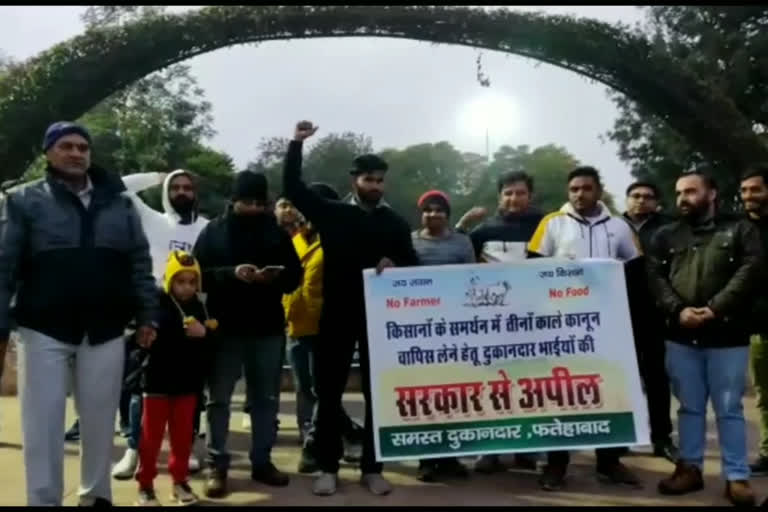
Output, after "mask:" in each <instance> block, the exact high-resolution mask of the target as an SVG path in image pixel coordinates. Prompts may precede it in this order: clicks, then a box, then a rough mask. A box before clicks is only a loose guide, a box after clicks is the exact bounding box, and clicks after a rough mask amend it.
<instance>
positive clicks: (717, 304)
mask: <svg viewBox="0 0 768 512" xmlns="http://www.w3.org/2000/svg"><path fill="white" fill-rule="evenodd" d="M737 233H738V239H737V240H736V243H737V244H739V249H740V251H741V262H740V265H739V268H738V269H737V270H736V272H734V274H733V276H732V277H731V279H730V280H729V281H728V284H726V285H725V287H724V288H723V289H722V290H720V292H718V293H717V295H715V296H714V297H712V299H711V300H710V301H709V307H710V308H711V309H712V311H713V312H714V313H715V316H717V317H722V316H726V315H729V314H731V313H733V312H734V311H735V310H738V309H743V308H746V307H747V301H748V300H749V299H750V297H751V295H752V292H753V291H754V290H755V288H756V285H758V284H759V283H760V277H761V275H762V270H761V267H762V265H763V257H764V255H763V247H762V243H761V239H760V232H759V231H758V230H757V228H756V227H755V226H754V225H753V224H752V223H751V222H749V221H746V220H743V221H741V222H739V226H738V229H737Z"/></svg>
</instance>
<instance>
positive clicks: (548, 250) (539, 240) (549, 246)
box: [527, 212, 561, 258]
mask: <svg viewBox="0 0 768 512" xmlns="http://www.w3.org/2000/svg"><path fill="white" fill-rule="evenodd" d="M559 215H561V214H560V213H559V212H555V213H551V214H549V215H547V216H546V217H544V218H543V219H541V222H539V226H538V227H537V228H536V231H534V232H533V236H532V237H531V240H530V241H529V242H528V251H527V252H528V253H530V254H531V255H533V256H534V257H535V256H543V257H545V258H546V257H550V256H552V255H554V253H555V244H554V237H553V236H552V219H554V218H555V217H558V216H559Z"/></svg>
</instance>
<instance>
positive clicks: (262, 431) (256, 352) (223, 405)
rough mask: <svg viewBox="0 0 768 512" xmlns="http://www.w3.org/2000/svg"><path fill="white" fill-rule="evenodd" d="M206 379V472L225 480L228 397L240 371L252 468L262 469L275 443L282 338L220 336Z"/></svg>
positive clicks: (232, 390) (230, 395) (283, 347)
mask: <svg viewBox="0 0 768 512" xmlns="http://www.w3.org/2000/svg"><path fill="white" fill-rule="evenodd" d="M215 345H216V348H215V350H214V354H213V361H212V366H211V369H210V373H209V375H208V391H209V393H208V403H207V404H206V405H207V413H208V414H207V417H206V419H207V421H208V432H207V435H206V441H207V445H208V446H207V447H208V458H207V463H208V467H210V468H213V469H214V470H215V471H217V472H219V473H221V474H223V475H226V474H227V471H228V470H229V463H230V454H229V450H228V449H227V441H228V439H229V417H230V404H231V403H232V393H233V392H234V390H235V384H236V383H237V381H238V380H239V379H240V375H241V374H242V372H243V370H245V385H246V386H247V389H248V394H249V397H250V401H251V407H250V416H251V451H250V459H251V465H252V467H253V468H254V469H257V468H261V467H263V466H265V465H266V464H268V463H269V462H270V458H271V457H270V456H271V452H272V445H273V444H274V443H275V440H276V438H277V429H275V418H276V417H277V413H278V407H279V400H280V374H281V371H282V365H283V354H284V351H285V336H283V335H282V334H280V335H272V336H232V335H226V334H223V335H221V336H220V337H219V338H218V339H217V340H216V344H215Z"/></svg>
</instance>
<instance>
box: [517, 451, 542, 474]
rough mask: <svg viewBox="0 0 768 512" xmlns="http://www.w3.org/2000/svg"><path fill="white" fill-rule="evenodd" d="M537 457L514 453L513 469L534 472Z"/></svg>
mask: <svg viewBox="0 0 768 512" xmlns="http://www.w3.org/2000/svg"><path fill="white" fill-rule="evenodd" d="M538 464H539V461H538V457H537V456H536V454H535V453H516V454H515V468H516V469H524V470H527V471H536V469H538Z"/></svg>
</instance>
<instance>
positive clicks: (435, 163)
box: [380, 141, 465, 227]
mask: <svg viewBox="0 0 768 512" xmlns="http://www.w3.org/2000/svg"><path fill="white" fill-rule="evenodd" d="M380 155H381V157H382V158H384V160H386V161H387V163H388V164H389V168H390V170H389V173H388V176H387V202H388V203H389V204H390V205H391V206H392V208H394V209H395V210H396V211H398V212H399V213H400V214H401V215H403V216H404V217H405V218H406V219H407V220H408V221H409V222H410V224H411V226H413V227H415V226H417V225H418V223H419V218H420V214H419V211H418V208H417V204H416V203H417V201H418V199H419V196H420V195H421V194H423V193H424V192H426V191H427V190H430V189H438V190H442V191H444V192H447V193H448V194H450V195H452V196H460V195H461V194H460V193H459V192H458V189H459V186H460V185H459V179H458V178H459V176H460V175H461V173H462V171H463V170H464V168H465V162H464V157H463V155H462V154H461V152H459V151H458V150H457V149H456V148H454V147H453V146H452V145H451V144H450V143H449V142H445V141H443V142H438V143H435V144H431V143H424V144H415V145H413V146H408V147H406V148H404V149H402V150H396V149H385V150H383V151H382V152H381V153H380Z"/></svg>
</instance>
